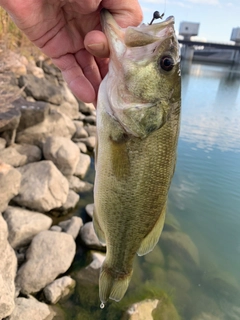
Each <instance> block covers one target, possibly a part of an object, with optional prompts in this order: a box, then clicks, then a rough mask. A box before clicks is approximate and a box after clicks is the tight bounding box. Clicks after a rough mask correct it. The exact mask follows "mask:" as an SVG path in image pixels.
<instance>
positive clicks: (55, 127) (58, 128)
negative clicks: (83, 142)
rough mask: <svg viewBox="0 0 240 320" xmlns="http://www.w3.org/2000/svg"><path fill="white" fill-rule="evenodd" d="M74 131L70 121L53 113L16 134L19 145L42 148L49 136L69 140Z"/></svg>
mask: <svg viewBox="0 0 240 320" xmlns="http://www.w3.org/2000/svg"><path fill="white" fill-rule="evenodd" d="M75 131H76V128H75V126H74V124H73V122H72V120H71V119H70V118H69V117H67V116H66V115H64V114H61V113H59V112H53V113H50V114H48V116H47V117H46V118H45V120H44V121H42V122H40V123H38V124H36V125H34V126H32V127H29V128H26V129H25V130H22V131H21V132H18V133H17V137H16V141H17V142H18V143H20V144H23V143H26V144H34V145H37V146H39V147H40V148H42V145H43V143H44V142H45V141H46V139H47V138H48V137H49V136H55V137H66V138H71V137H72V136H73V135H74V133H75Z"/></svg>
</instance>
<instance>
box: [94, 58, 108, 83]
mask: <svg viewBox="0 0 240 320" xmlns="http://www.w3.org/2000/svg"><path fill="white" fill-rule="evenodd" d="M95 60H96V61H97V65H98V68H99V71H100V73H101V77H102V79H103V78H104V77H105V76H106V74H107V73H108V63H109V59H108V58H104V59H102V58H96V59H95Z"/></svg>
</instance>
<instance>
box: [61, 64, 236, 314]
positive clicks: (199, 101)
mask: <svg viewBox="0 0 240 320" xmlns="http://www.w3.org/2000/svg"><path fill="white" fill-rule="evenodd" d="M239 87H240V71H238V70H237V69H236V68H235V67H234V68H231V67H229V66H216V65H215V66H210V65H203V64H193V65H192V66H191V67H189V66H184V65H183V74H182V88H183V89H182V119H181V132H180V139H179V145H178V162H177V167H176V172H175V175H174V178H173V181H172V185H171V189H170V192H169V204H168V223H167V224H166V226H165V229H164V230H165V231H164V232H163V237H162V238H161V239H160V241H159V244H158V245H157V247H156V248H155V249H154V251H153V252H152V253H150V254H149V255H147V256H145V257H141V258H137V259H136V263H135V269H134V275H133V278H132V281H131V284H130V287H129V290H128V292H127V294H126V296H125V297H124V299H123V300H122V301H121V302H120V303H115V302H109V303H108V304H107V305H106V306H105V308H104V309H100V307H99V305H100V302H99V299H98V287H97V284H94V285H91V286H90V285H89V283H88V282H86V283H84V282H82V281H80V280H79V279H80V278H81V277H80V276H79V274H81V270H82V269H81V268H82V267H83V266H84V265H86V264H87V263H88V261H87V258H86V255H85V251H84V250H82V249H79V251H78V254H77V258H76V259H75V262H74V265H73V267H72V269H71V270H70V274H71V275H72V277H73V278H75V279H76V280H77V287H76V290H75V292H74V294H73V295H72V296H71V297H70V298H68V299H67V300H65V301H63V302H61V304H60V305H59V307H60V308H61V309H62V311H63V313H64V316H63V317H62V318H61V319H76V320H78V319H83V320H85V319H100V320H103V319H109V320H115V319H117V320H120V319H121V317H122V314H123V311H124V310H126V308H127V307H128V306H129V305H130V304H131V303H133V302H136V301H140V300H143V299H147V298H159V299H162V297H163V296H164V295H166V296H167V297H168V298H167V299H169V301H170V302H169V303H170V304H171V306H172V307H171V308H173V309H174V308H175V309H176V310H175V311H176V312H177V313H178V314H179V315H180V316H181V317H182V319H183V320H216V319H219V320H228V319H229V320H239V319H240V294H239V292H240V291H239V290H240V89H239ZM92 178H93V168H92V171H91V172H90V179H92ZM89 197H90V198H89ZM87 200H88V201H92V198H91V195H89V196H88V197H87V199H86V201H87ZM86 201H85V202H86ZM79 212H83V210H82V211H79ZM164 233H165V235H167V234H171V235H173V239H177V238H178V236H179V237H180V238H179V242H181V241H183V239H185V240H184V241H185V242H184V241H183V242H184V243H185V247H184V248H182V247H181V249H179V248H178V242H175V243H174V242H171V241H175V240H171V241H170V240H169V239H167V237H166V236H165V237H164ZM189 237H190V238H189ZM182 246H184V245H182ZM172 304H173V305H174V306H175V307H173V305H172ZM161 310H163V308H162V309H161V308H158V318H156V319H167V320H168V319H169V320H175V318H173V316H170V315H168V317H167V316H166V318H163V317H162V318H161V312H163V311H161ZM175 311H174V312H175ZM164 312H165V311H164ZM169 312H171V311H169ZM59 319H60V318H59ZM176 319H179V318H177V316H176Z"/></svg>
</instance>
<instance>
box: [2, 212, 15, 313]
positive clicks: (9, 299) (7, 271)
mask: <svg viewBox="0 0 240 320" xmlns="http://www.w3.org/2000/svg"><path fill="white" fill-rule="evenodd" d="M7 237H8V229H7V224H6V221H5V220H4V219H3V217H2V215H1V214H0V252H1V259H0V319H3V318H5V317H7V316H9V315H10V314H11V313H12V311H13V309H14V305H15V303H14V297H15V285H14V278H15V275H16V271H17V258H16V255H15V253H14V251H13V249H12V248H11V246H10V245H9V243H8V240H7Z"/></svg>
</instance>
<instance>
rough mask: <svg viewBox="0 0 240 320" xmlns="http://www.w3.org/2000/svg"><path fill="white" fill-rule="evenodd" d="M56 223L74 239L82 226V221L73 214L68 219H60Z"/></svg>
mask: <svg viewBox="0 0 240 320" xmlns="http://www.w3.org/2000/svg"><path fill="white" fill-rule="evenodd" d="M58 225H59V226H60V227H61V228H62V230H63V231H64V232H66V233H67V234H70V235H71V236H72V237H73V239H76V238H77V236H78V233H79V230H80V228H81V227H82V226H83V221H82V219H81V218H80V217H76V216H73V217H72V218H71V219H69V220H66V221H61V222H60V223H59V224H58Z"/></svg>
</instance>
